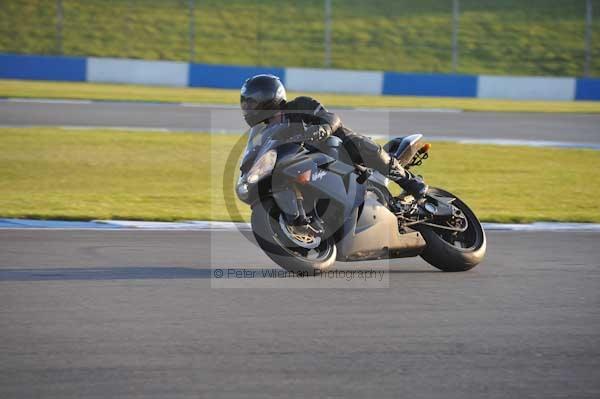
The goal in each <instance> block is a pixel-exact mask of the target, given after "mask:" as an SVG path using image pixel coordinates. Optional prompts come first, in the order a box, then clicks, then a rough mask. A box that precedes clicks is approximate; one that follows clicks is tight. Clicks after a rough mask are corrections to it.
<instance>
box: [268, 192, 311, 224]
mask: <svg viewBox="0 0 600 399" xmlns="http://www.w3.org/2000/svg"><path fill="white" fill-rule="evenodd" d="M273 198H274V199H275V202H276V203H277V206H279V209H280V210H281V211H282V212H283V215H284V218H285V220H286V222H287V224H289V225H291V226H304V225H307V224H310V223H311V222H313V221H315V219H318V216H317V215H316V212H312V213H314V216H312V217H309V216H308V215H307V214H306V209H305V207H304V196H303V195H302V192H301V191H300V189H299V188H298V187H297V185H295V184H294V185H293V186H292V188H290V189H287V190H283V191H278V192H275V193H273ZM319 222H320V221H319ZM319 224H320V223H319Z"/></svg>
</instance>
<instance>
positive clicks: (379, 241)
mask: <svg viewBox="0 0 600 399" xmlns="http://www.w3.org/2000/svg"><path fill="white" fill-rule="evenodd" d="M336 245H337V251H338V252H337V260H339V261H344V262H350V261H362V260H375V259H392V258H404V257H411V256H416V255H419V254H420V253H421V252H422V251H423V250H424V249H425V247H426V246H427V243H426V242H425V240H424V239H423V236H422V235H421V233H419V232H417V231H414V232H409V233H404V234H400V232H399V231H398V219H397V218H396V215H394V214H393V213H392V212H390V210H389V209H387V208H386V207H385V206H383V205H382V204H381V203H380V202H379V201H377V199H376V196H375V195H374V194H372V193H367V196H366V198H365V201H364V205H363V208H362V212H360V215H359V212H358V208H355V209H354V211H353V214H352V215H351V217H350V218H348V219H347V220H346V223H344V226H343V228H342V229H341V234H340V237H339V241H338V242H337V244H336Z"/></svg>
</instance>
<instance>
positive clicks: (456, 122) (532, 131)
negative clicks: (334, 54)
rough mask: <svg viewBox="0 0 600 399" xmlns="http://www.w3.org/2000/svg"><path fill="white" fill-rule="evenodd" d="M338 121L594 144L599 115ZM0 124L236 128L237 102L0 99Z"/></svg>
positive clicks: (382, 129) (365, 112) (375, 128)
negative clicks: (186, 102)
mask: <svg viewBox="0 0 600 399" xmlns="http://www.w3.org/2000/svg"><path fill="white" fill-rule="evenodd" d="M332 111H334V112H337V113H339V115H340V116H341V118H342V121H343V122H344V124H345V125H346V126H348V127H350V128H351V129H353V130H355V131H357V132H359V133H364V134H371V135H385V136H402V135H406V134H408V133H413V132H420V133H423V134H425V135H426V137H431V138H438V139H439V138H444V137H452V138H455V137H462V138H470V139H490V138H495V139H498V138H500V139H508V140H538V141H539V140H543V141H564V142H572V143H595V144H598V143H600V115H599V114H560V113H556V114H545V113H502V112H447V111H443V110H441V112H439V111H422V110H421V111H419V110H392V111H391V110H382V109H371V110H369V109H332ZM0 124H1V125H15V126H28V125H51V126H52V125H58V126H107V127H137V128H152V129H156V128H164V129H173V130H196V131H212V132H241V131H244V130H245V128H246V126H245V124H244V122H243V120H242V118H241V114H240V111H239V109H238V108H237V107H226V106H218V105H214V106H211V105H193V106H189V105H188V106H186V105H180V104H153V103H127V102H122V103H119V102H77V101H75V102H65V103H61V102H60V101H59V102H56V101H51V102H43V101H41V102H35V100H34V101H26V102H13V101H0Z"/></svg>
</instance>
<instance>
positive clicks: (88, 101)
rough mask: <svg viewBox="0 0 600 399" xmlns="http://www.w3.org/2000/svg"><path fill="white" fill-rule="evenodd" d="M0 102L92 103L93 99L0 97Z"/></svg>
mask: <svg viewBox="0 0 600 399" xmlns="http://www.w3.org/2000/svg"><path fill="white" fill-rule="evenodd" d="M0 102H10V103H37V104H86V105H87V104H93V103H94V101H93V100H64V99H52V98H2V99H0Z"/></svg>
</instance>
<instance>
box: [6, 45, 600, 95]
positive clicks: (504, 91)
mask: <svg viewBox="0 0 600 399" xmlns="http://www.w3.org/2000/svg"><path fill="white" fill-rule="evenodd" d="M259 73H270V74H273V75H277V76H279V77H280V78H281V79H282V80H283V81H284V83H285V84H286V86H287V88H288V89H289V90H293V91H308V92H332V93H357V94H374V95H379V94H383V95H409V96H434V97H440V96H450V97H479V98H501V99H516V100H600V79H597V78H568V77H565V78H553V77H535V76H489V75H482V76H476V75H450V74H418V73H401V72H378V71H349V70H338V69H312V68H269V67H254V66H236V65H206V64H190V63H185V62H171V61H144V60H130V59H117V58H96V57H89V58H81V57H54V56H35V55H14V54H0V78H3V79H34V80H35V79H38V80H57V81H72V82H73V81H76V82H77V81H78V82H85V81H88V82H106V83H108V82H110V83H135V84H144V85H166V86H179V87H185V86H190V87H216V88H225V89H237V88H239V87H240V86H241V85H242V83H243V82H244V80H245V79H247V78H248V77H250V76H253V75H256V74H259Z"/></svg>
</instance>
